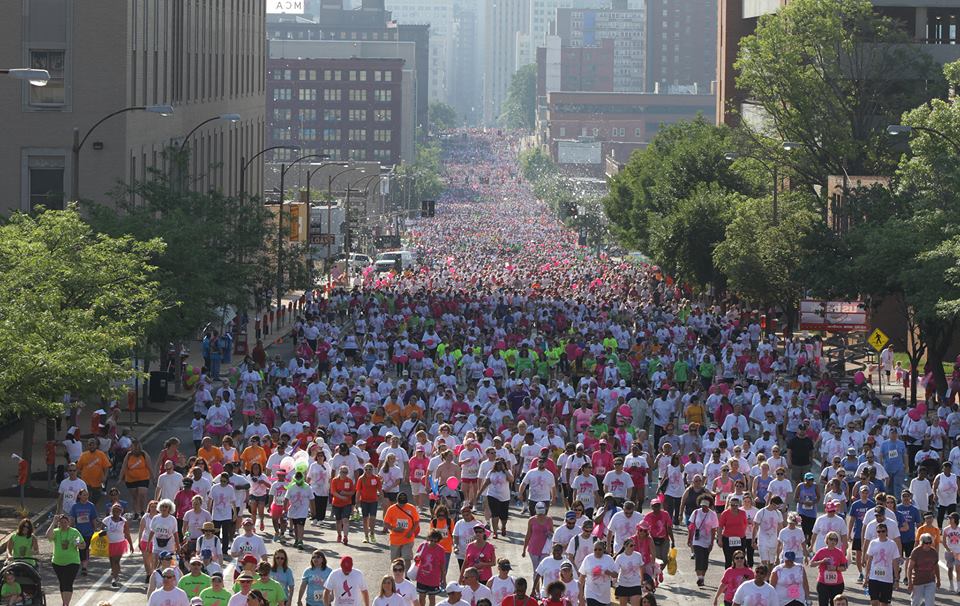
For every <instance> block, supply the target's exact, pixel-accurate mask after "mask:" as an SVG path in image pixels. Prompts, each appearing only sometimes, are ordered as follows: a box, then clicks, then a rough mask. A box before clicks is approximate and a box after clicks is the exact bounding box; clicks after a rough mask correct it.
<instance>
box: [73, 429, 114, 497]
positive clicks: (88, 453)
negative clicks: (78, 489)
mask: <svg viewBox="0 0 960 606" xmlns="http://www.w3.org/2000/svg"><path fill="white" fill-rule="evenodd" d="M110 467H111V464H110V459H109V458H108V457H107V455H106V453H104V452H103V451H102V450H98V449H97V439H96V438H90V439H89V440H87V449H86V450H85V451H83V454H81V455H80V458H79V459H77V470H78V472H79V474H80V479H81V480H83V481H84V482H86V483H87V489H89V491H90V502H91V503H93V504H94V505H96V504H97V501H99V500H100V495H102V494H103V482H104V480H106V479H107V472H108V471H109V470H110Z"/></svg>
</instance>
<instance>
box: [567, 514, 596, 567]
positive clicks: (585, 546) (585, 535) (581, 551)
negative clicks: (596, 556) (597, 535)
mask: <svg viewBox="0 0 960 606" xmlns="http://www.w3.org/2000/svg"><path fill="white" fill-rule="evenodd" d="M592 552H593V520H591V519H589V518H588V519H586V520H584V521H583V527H582V528H581V529H580V534H577V535H574V536H573V538H571V539H570V541H569V542H568V543H567V549H566V554H567V559H569V560H570V561H571V562H573V566H574V568H575V569H576V570H579V569H580V564H581V563H582V562H583V560H584V558H586V557H587V556H588V555H590V554H591V553H592Z"/></svg>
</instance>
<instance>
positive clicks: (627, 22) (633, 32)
mask: <svg viewBox="0 0 960 606" xmlns="http://www.w3.org/2000/svg"><path fill="white" fill-rule="evenodd" d="M614 6H616V7H617V8H610V9H603V10H594V9H569V8H560V9H557V30H556V33H557V35H558V36H559V37H560V39H561V40H562V44H563V46H570V47H589V46H596V45H598V44H600V41H601V40H605V39H610V40H613V49H614V51H613V55H614V73H613V78H614V81H613V82H614V83H613V87H614V90H615V91H617V92H637V93H640V92H644V91H645V90H646V84H645V81H646V57H645V49H646V42H645V40H646V19H647V11H646V10H645V9H643V8H641V9H629V8H627V6H628V5H627V3H626V2H624V1H623V0H621V1H620V2H618V3H616V4H614Z"/></svg>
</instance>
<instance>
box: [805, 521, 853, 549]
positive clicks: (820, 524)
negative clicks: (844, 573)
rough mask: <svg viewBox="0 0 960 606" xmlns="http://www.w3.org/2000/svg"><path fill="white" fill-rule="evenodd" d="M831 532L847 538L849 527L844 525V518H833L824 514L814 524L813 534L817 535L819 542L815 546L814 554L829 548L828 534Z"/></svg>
mask: <svg viewBox="0 0 960 606" xmlns="http://www.w3.org/2000/svg"><path fill="white" fill-rule="evenodd" d="M830 531H833V532H836V533H837V534H838V535H840V536H841V537H846V536H847V525H846V523H844V521H843V518H841V517H840V516H837V515H835V516H833V517H832V518H831V517H830V516H828V515H826V514H824V515H822V516H820V517H819V518H817V521H816V522H814V523H813V534H815V535H817V541H816V542H815V543H814V545H813V551H814V553H816V551H817V550H818V549H822V548H824V547H826V546H827V533H828V532H830ZM841 543H842V541H841Z"/></svg>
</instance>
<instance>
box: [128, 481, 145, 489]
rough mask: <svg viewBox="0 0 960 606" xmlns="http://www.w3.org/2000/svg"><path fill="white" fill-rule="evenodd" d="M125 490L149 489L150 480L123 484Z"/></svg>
mask: <svg viewBox="0 0 960 606" xmlns="http://www.w3.org/2000/svg"><path fill="white" fill-rule="evenodd" d="M124 484H126V486H127V488H129V489H131V490H132V489H134V488H150V480H137V481H136V482H124Z"/></svg>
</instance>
